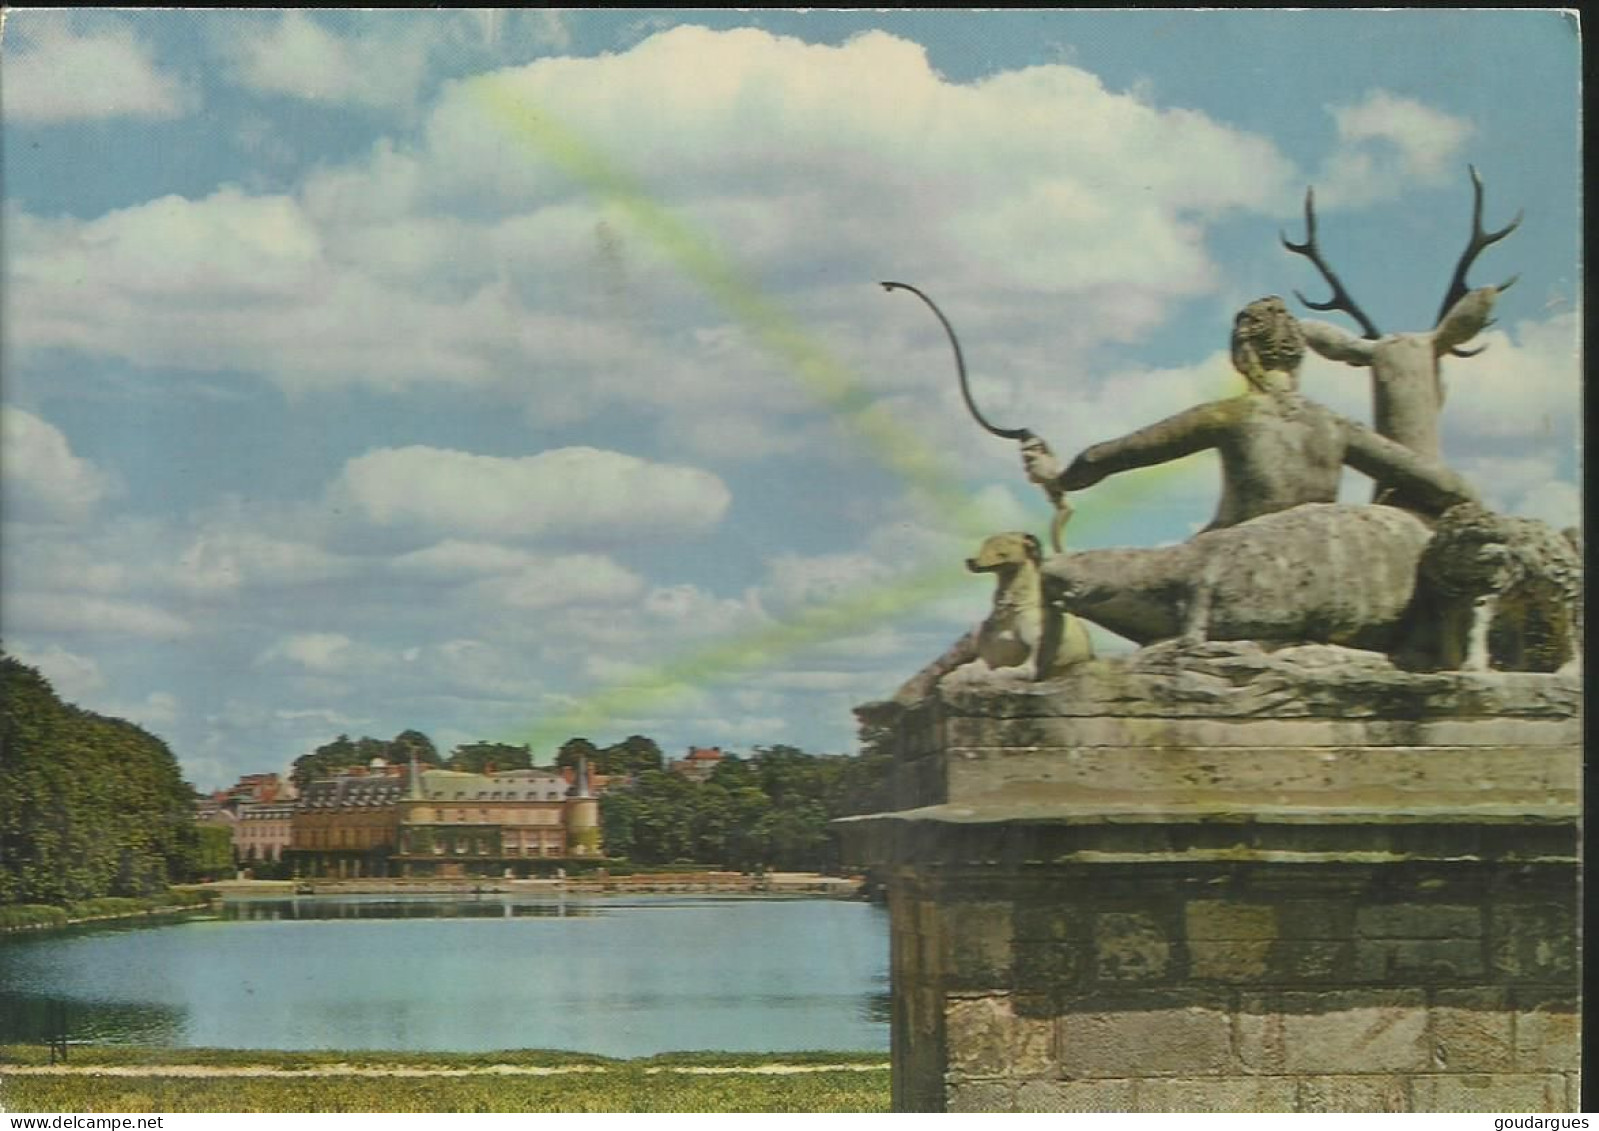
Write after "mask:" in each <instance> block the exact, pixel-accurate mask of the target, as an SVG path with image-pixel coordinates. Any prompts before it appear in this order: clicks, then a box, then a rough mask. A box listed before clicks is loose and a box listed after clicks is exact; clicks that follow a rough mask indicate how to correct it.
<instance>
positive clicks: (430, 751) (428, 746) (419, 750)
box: [389, 730, 443, 766]
mask: <svg viewBox="0 0 1599 1131" xmlns="http://www.w3.org/2000/svg"><path fill="white" fill-rule="evenodd" d="M412 755H415V756H416V760H417V761H418V762H420V763H421V764H422V765H424V766H437V765H440V764H441V763H442V762H443V759H442V758H440V757H439V750H438V747H436V746H434V745H433V740H432V739H431V738H429V737H428V736H427V735H425V734H423V733H422V732H421V731H419V730H402V731H401V732H400V733H399V734H397V735H395V736H394V741H393V742H391V743H389V761H391V762H397V763H400V764H401V765H409V764H410V762H411V757H412Z"/></svg>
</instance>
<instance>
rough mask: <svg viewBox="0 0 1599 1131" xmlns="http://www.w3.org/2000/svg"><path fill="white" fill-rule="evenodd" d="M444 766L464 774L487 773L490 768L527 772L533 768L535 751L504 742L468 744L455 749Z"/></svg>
mask: <svg viewBox="0 0 1599 1131" xmlns="http://www.w3.org/2000/svg"><path fill="white" fill-rule="evenodd" d="M444 765H445V768H446V769H450V770H458V771H460V772H461V773H464V774H481V773H485V772H487V770H488V768H489V767H490V766H493V767H494V768H495V769H496V770H527V769H531V768H532V766H533V751H532V749H531V748H530V747H527V746H511V745H509V744H507V743H504V742H466V743H462V744H461V745H460V746H457V747H456V748H455V750H454V751H453V752H452V753H451V754H450V760H449V761H448V762H446V763H445V764H444Z"/></svg>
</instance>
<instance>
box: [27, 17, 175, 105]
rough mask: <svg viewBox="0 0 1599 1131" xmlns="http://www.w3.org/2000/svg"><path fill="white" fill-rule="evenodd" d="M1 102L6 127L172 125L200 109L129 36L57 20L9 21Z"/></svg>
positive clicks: (146, 49) (127, 32) (129, 33)
mask: <svg viewBox="0 0 1599 1131" xmlns="http://www.w3.org/2000/svg"><path fill="white" fill-rule="evenodd" d="M6 25H7V26H6V29H5V30H6V38H7V39H8V40H9V42H8V43H7V44H6V52H5V55H6V59H5V66H4V67H0V101H3V102H4V105H5V115H6V120H7V122H9V123H11V124H14V125H55V124H59V123H62V122H73V121H84V120H93V119H102V118H143V119H153V120H159V119H169V118H178V117H182V116H184V115H185V114H188V113H190V112H191V111H193V110H194V109H196V108H197V106H198V103H199V99H198V97H197V95H196V94H195V92H194V90H193V88H192V87H190V86H189V84H187V83H186V82H184V81H183V80H181V79H179V78H176V77H174V76H173V75H171V74H169V73H167V72H164V71H163V70H162V69H161V68H160V67H159V66H158V65H157V64H156V62H155V60H154V58H153V57H152V55H151V51H150V48H149V47H148V46H147V45H146V44H144V43H143V42H141V41H140V40H139V39H138V37H137V36H135V35H134V34H133V32H132V31H131V30H129V29H127V28H121V27H118V28H106V29H102V30H99V31H94V32H89V33H79V32H77V31H75V30H73V28H72V27H71V26H70V25H69V23H68V22H67V21H66V20H65V19H63V18H62V17H61V16H60V15H59V14H58V13H50V12H39V13H35V12H27V13H22V12H18V11H16V10H12V11H10V12H7V13H6Z"/></svg>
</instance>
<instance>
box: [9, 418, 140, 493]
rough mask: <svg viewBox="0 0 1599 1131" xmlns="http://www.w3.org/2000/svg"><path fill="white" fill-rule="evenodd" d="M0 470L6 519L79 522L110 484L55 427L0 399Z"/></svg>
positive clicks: (104, 475) (103, 473) (110, 480)
mask: <svg viewBox="0 0 1599 1131" xmlns="http://www.w3.org/2000/svg"><path fill="white" fill-rule="evenodd" d="M0 472H3V475H0V478H3V480H4V484H5V503H6V512H7V513H6V517H7V519H8V520H11V521H34V522H39V521H43V522H81V521H83V520H84V519H86V518H88V517H89V516H90V515H91V514H92V513H93V512H94V510H95V508H96V507H98V506H99V504H100V503H101V502H102V501H104V500H105V499H106V498H107V497H108V496H109V495H111V494H112V493H113V488H114V482H113V480H112V478H111V477H110V476H109V475H108V474H106V473H105V472H104V471H102V470H100V469H99V468H98V467H96V466H95V465H94V463H93V462H91V461H90V460H86V459H83V458H81V457H79V456H75V455H73V454H72V448H71V446H70V445H69V444H68V443H67V438H66V437H65V436H64V435H62V434H61V430H60V429H58V428H56V427H55V426H54V425H53V424H51V423H49V422H48V421H46V420H43V419H41V418H40V417H37V416H35V415H34V414H33V413H31V412H25V411H23V410H22V409H20V408H16V407H14V406H12V405H0Z"/></svg>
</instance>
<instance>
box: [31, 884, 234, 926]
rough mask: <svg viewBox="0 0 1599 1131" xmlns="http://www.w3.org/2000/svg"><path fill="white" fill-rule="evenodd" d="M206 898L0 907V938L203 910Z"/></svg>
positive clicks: (175, 894)
mask: <svg viewBox="0 0 1599 1131" xmlns="http://www.w3.org/2000/svg"><path fill="white" fill-rule="evenodd" d="M206 903H207V897H206V896H205V895H203V894H201V893H199V892H197V891H176V890H174V891H170V892H167V893H166V894H165V895H159V896H151V897H149V898H143V899H135V898H127V897H121V896H107V897H105V898H104V899H85V900H81V901H80V902H77V903H65V904H59V905H58V904H49V903H7V904H0V935H3V934H8V933H10V932H12V931H42V930H50V929H52V928H55V927H70V926H72V925H74V924H76V923H95V922H100V921H102V920H108V919H131V918H137V917H139V916H142V915H164V914H168V913H171V912H174V911H188V910H191V909H193V908H196V907H203V906H205V904H206Z"/></svg>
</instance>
